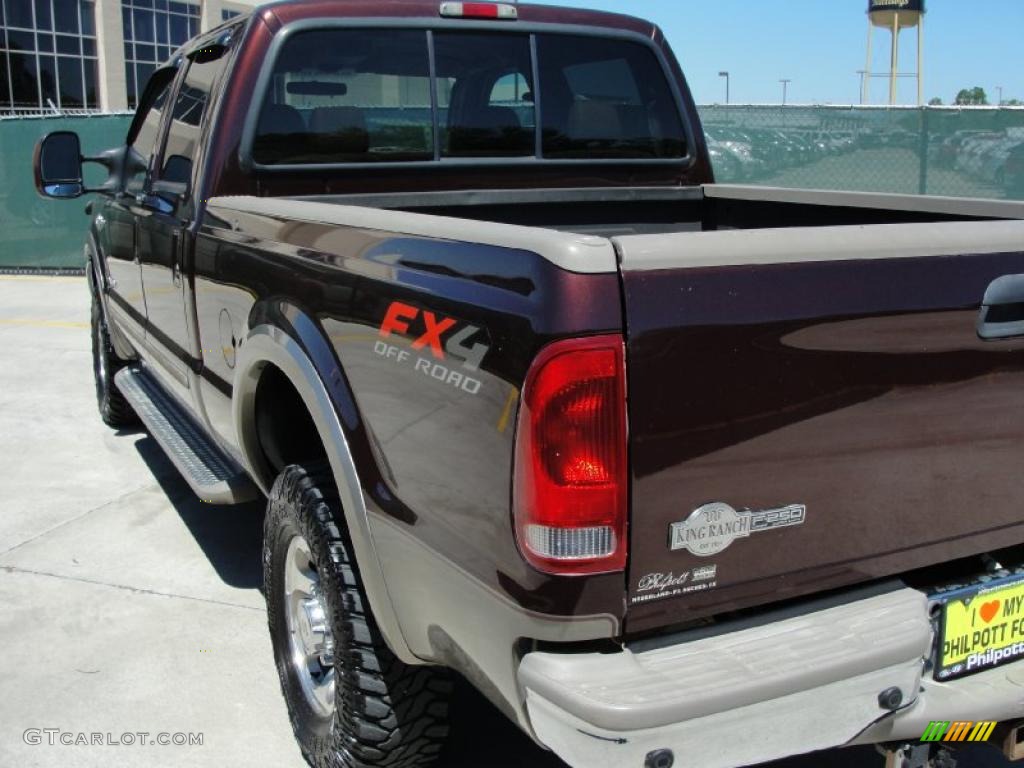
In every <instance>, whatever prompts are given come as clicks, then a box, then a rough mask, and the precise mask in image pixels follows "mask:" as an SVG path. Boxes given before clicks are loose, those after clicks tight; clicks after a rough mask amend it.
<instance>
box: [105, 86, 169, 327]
mask: <svg viewBox="0 0 1024 768" xmlns="http://www.w3.org/2000/svg"><path fill="white" fill-rule="evenodd" d="M158 76H159V79H158ZM170 85H171V77H169V76H168V73H162V74H161V73H157V74H156V75H154V77H153V82H152V83H151V85H150V86H149V87H148V88H147V90H146V92H145V93H144V94H143V98H142V101H141V102H140V104H139V110H140V113H141V114H140V116H139V117H138V118H137V119H136V124H137V125H138V126H139V127H138V130H137V132H136V134H135V136H134V137H131V136H129V144H128V149H127V153H128V158H127V162H126V169H125V178H124V186H123V187H122V188H121V191H120V192H119V193H118V194H117V195H116V196H115V197H114V198H112V199H111V200H110V201H109V202H108V203H107V204H106V205H105V206H104V209H103V222H102V224H101V225H100V226H99V236H100V246H101V249H102V251H103V253H104V255H105V257H106V269H107V274H108V277H109V285H110V298H111V301H110V307H111V311H113V312H115V313H116V314H117V315H118V321H119V322H118V326H119V327H121V328H124V329H125V330H127V331H128V333H129V334H130V335H131V336H133V337H134V339H133V340H134V342H135V343H136V344H137V345H138V344H141V342H142V341H143V339H144V337H145V324H146V301H145V297H144V296H143V292H142V271H141V268H140V266H139V251H138V243H137V240H136V229H135V219H136V216H137V214H138V212H139V203H140V201H141V200H142V196H143V193H144V190H145V187H146V183H147V173H148V169H149V168H150V166H151V165H152V164H153V160H154V156H155V155H156V151H157V147H158V145H159V141H158V139H159V136H160V124H161V121H162V119H163V113H164V107H165V106H166V101H167V95H168V91H169V90H170Z"/></svg>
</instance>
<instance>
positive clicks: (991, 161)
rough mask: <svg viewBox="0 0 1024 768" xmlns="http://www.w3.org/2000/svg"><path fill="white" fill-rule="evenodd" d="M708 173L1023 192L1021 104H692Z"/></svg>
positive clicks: (752, 179)
mask: <svg viewBox="0 0 1024 768" xmlns="http://www.w3.org/2000/svg"><path fill="white" fill-rule="evenodd" d="M700 114H701V119H702V121H703V123H704V130H705V132H706V134H707V137H708V144H709V150H710V152H711V155H712V163H713V165H714V168H715V176H716V180H717V181H718V182H721V183H739V184H763V185H768V186H778V187H803V188H809V189H843V190H854V191H863V192H897V193H906V194H924V195H944V196H952V197H992V198H1000V199H1017V200H1021V199H1024V108H1012V107H1011V108H984V107H982V108H977V107H963V108H959V107H928V108H924V109H921V108H916V107H909V108H900V107H883V108H877V107H780V106H739V105H736V106H710V107H701V108H700Z"/></svg>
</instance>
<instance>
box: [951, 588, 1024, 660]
mask: <svg viewBox="0 0 1024 768" xmlns="http://www.w3.org/2000/svg"><path fill="white" fill-rule="evenodd" d="M943 600H944V602H945V604H944V606H943V608H942V620H941V622H940V625H939V626H940V627H941V629H942V631H941V633H940V635H939V647H938V654H937V656H938V658H937V663H936V667H935V677H936V678H937V679H939V680H952V679H954V678H958V677H965V676H966V675H973V674H974V673H976V672H981V671H983V670H986V669H991V668H992V667H997V666H999V665H1000V664H1008V663H1010V662H1012V661H1015V660H1017V659H1024V581H1021V580H1017V581H1013V582H1007V581H1003V582H1001V583H998V584H985V585H980V586H973V587H970V588H968V589H964V590H960V591H957V592H954V593H951V594H950V595H945V596H943Z"/></svg>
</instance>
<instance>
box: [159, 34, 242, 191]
mask: <svg viewBox="0 0 1024 768" xmlns="http://www.w3.org/2000/svg"><path fill="white" fill-rule="evenodd" d="M227 62H228V56H227V53H226V51H225V52H224V53H222V54H221V55H220V56H219V57H218V58H215V59H213V60H209V59H206V58H204V57H197V58H195V59H194V60H192V61H190V62H188V65H187V66H188V71H187V72H186V73H185V80H184V82H183V83H182V84H181V89H180V90H179V91H178V96H177V98H176V99H175V100H174V110H173V112H172V113H171V127H170V129H169V130H168V132H167V144H166V146H165V147H164V154H163V158H162V161H161V166H160V170H159V174H158V178H159V179H160V180H161V181H166V182H170V183H172V184H181V185H183V186H184V185H187V184H188V183H189V181H190V180H191V178H192V163H193V161H194V160H195V156H196V150H197V148H198V146H199V139H200V135H199V126H200V124H201V123H202V120H203V116H204V115H205V114H206V109H207V107H208V106H209V104H210V91H211V90H213V84H214V83H215V82H216V81H217V78H218V76H219V75H220V73H221V72H222V71H223V70H224V67H225V65H226V64H227Z"/></svg>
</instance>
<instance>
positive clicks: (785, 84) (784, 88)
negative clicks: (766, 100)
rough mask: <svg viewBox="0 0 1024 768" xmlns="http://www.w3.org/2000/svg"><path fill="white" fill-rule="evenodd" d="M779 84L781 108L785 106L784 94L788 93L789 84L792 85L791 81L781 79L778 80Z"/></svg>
mask: <svg viewBox="0 0 1024 768" xmlns="http://www.w3.org/2000/svg"><path fill="white" fill-rule="evenodd" d="M779 82H780V83H782V106H786V94H787V93H789V84H790V83H792V82H793V81H792V80H788V79H783V80H779Z"/></svg>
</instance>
